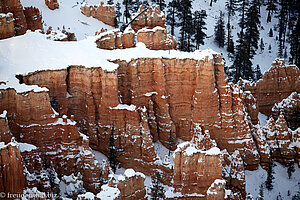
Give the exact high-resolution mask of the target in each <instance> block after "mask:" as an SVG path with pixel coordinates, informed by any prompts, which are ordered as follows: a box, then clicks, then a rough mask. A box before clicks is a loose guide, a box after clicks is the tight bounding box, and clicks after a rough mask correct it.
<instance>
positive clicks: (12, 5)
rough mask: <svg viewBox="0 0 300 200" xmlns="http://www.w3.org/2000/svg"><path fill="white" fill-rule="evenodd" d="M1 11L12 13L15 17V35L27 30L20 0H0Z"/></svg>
mask: <svg viewBox="0 0 300 200" xmlns="http://www.w3.org/2000/svg"><path fill="white" fill-rule="evenodd" d="M0 13H12V14H13V17H14V19H15V20H14V29H15V35H22V34H24V33H25V32H26V30H27V24H26V18H25V15H24V12H23V6H22V4H21V3H20V0H2V1H0Z"/></svg>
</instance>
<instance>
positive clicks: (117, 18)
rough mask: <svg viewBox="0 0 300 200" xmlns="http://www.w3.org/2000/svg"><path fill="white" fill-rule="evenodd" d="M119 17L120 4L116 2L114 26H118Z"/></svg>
mask: <svg viewBox="0 0 300 200" xmlns="http://www.w3.org/2000/svg"><path fill="white" fill-rule="evenodd" d="M121 16H122V13H121V4H120V2H117V4H116V23H115V25H116V26H118V25H119V23H120V20H121Z"/></svg>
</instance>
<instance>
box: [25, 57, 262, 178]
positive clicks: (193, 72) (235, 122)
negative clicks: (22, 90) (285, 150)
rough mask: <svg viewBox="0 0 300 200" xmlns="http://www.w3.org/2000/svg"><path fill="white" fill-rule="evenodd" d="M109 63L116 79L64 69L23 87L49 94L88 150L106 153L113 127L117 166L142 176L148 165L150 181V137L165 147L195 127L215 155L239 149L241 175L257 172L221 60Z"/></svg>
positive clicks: (239, 102) (36, 76)
mask: <svg viewBox="0 0 300 200" xmlns="http://www.w3.org/2000/svg"><path fill="white" fill-rule="evenodd" d="M115 62H116V63H118V64H119V68H118V69H117V70H116V71H115V72H106V71H103V70H102V69H101V68H90V69H87V68H84V67H82V66H71V67H69V68H68V69H67V70H56V71H41V72H36V73H32V74H29V75H28V76H24V77H23V81H24V82H25V83H26V84H34V85H40V86H46V87H48V88H49V90H50V93H49V94H50V98H51V100H52V101H53V102H55V101H56V102H57V105H59V106H58V110H59V113H60V114H66V115H68V116H71V115H74V116H75V120H76V121H77V122H78V125H79V127H80V130H81V132H83V133H85V134H87V135H89V136H90V142H91V146H92V147H93V148H94V149H97V150H99V151H101V152H103V153H105V154H106V153H107V148H108V137H109V134H110V132H111V129H112V125H113V123H114V127H115V130H116V132H115V137H116V145H117V146H118V147H119V151H122V153H121V154H122V155H121V156H120V157H119V160H120V162H121V163H122V165H124V166H125V167H127V168H133V169H135V170H137V171H141V169H140V168H139V167H140V166H144V167H145V166H150V167H145V168H146V171H145V174H146V175H148V174H150V173H151V170H150V171H147V170H148V169H151V168H152V167H153V166H154V165H153V163H154V162H155V160H156V155H155V152H154V148H153V142H152V137H153V139H154V141H155V140H157V139H159V140H160V141H161V142H162V143H163V144H164V145H165V146H166V147H168V146H169V145H168V144H169V138H170V132H172V133H173V136H172V138H173V139H174V141H176V138H180V139H183V140H186V141H189V140H191V139H192V138H193V136H194V135H195V134H196V132H197V128H195V127H203V128H204V129H205V130H209V131H210V137H211V139H214V140H215V141H216V143H217V145H218V147H220V148H221V149H225V148H226V149H227V150H228V152H230V153H232V152H234V151H235V150H236V149H238V150H239V151H240V153H241V155H243V160H244V161H245V163H246V164H247V166H246V167H247V168H248V169H255V168H257V166H258V163H259V154H258V152H257V151H256V147H255V144H254V141H253V137H252V135H251V128H250V124H249V121H248V115H247V113H246V112H245V109H244V105H243V96H242V95H243V93H242V91H241V90H240V89H239V88H238V87H237V86H234V85H228V84H227V81H226V79H225V74H224V70H223V63H222V58H221V57H220V56H218V55H215V56H214V57H212V58H205V59H203V60H195V59H188V58H187V59H176V58H172V59H166V58H139V59H133V60H131V61H130V62H127V61H115ZM121 102H122V103H121ZM141 122H142V124H143V129H141V126H140V124H141ZM141 130H143V132H141ZM141 133H142V135H144V136H141ZM149 133H151V134H149ZM137 144H145V148H139V145H137ZM143 172H144V171H143Z"/></svg>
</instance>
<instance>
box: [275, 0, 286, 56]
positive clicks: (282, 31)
mask: <svg viewBox="0 0 300 200" xmlns="http://www.w3.org/2000/svg"><path fill="white" fill-rule="evenodd" d="M287 1H288V0H280V12H279V14H278V16H277V17H278V19H279V24H278V25H279V34H278V40H279V50H278V55H279V56H280V57H282V55H283V49H284V48H285V40H286V29H287V22H288V4H287Z"/></svg>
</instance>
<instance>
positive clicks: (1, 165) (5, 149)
mask: <svg viewBox="0 0 300 200" xmlns="http://www.w3.org/2000/svg"><path fill="white" fill-rule="evenodd" d="M24 182H25V178H24V171H23V163H22V158H21V154H20V151H19V148H18V147H17V144H16V143H15V142H10V143H8V144H7V145H5V144H4V142H0V191H1V192H5V194H8V193H11V194H21V193H23V188H24Z"/></svg>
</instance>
